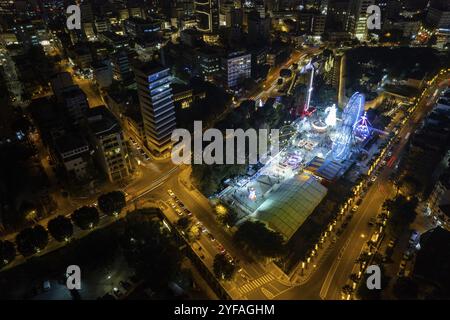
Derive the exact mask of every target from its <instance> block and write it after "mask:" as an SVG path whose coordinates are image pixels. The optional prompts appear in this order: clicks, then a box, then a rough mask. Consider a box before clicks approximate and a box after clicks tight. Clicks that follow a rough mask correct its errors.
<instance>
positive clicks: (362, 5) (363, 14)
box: [354, 0, 375, 41]
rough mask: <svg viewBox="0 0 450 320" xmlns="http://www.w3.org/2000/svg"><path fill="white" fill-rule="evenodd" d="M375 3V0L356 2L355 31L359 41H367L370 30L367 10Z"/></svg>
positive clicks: (357, 0)
mask: <svg viewBox="0 0 450 320" xmlns="http://www.w3.org/2000/svg"><path fill="white" fill-rule="evenodd" d="M374 3H375V1H374V0H356V6H355V11H354V17H355V22H356V23H355V29H354V30H355V31H354V36H355V37H356V38H357V39H358V40H360V41H361V40H367V34H368V28H367V18H368V14H367V8H368V7H369V6H371V5H373V4H374Z"/></svg>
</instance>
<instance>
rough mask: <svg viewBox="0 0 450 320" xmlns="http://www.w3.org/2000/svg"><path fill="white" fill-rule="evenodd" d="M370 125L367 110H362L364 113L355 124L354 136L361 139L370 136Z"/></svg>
mask: <svg viewBox="0 0 450 320" xmlns="http://www.w3.org/2000/svg"><path fill="white" fill-rule="evenodd" d="M371 127H372V125H371V124H370V122H369V119H368V118H367V112H364V114H363V115H362V116H361V119H360V120H359V121H358V123H357V124H356V126H355V136H356V138H358V139H360V140H362V141H364V140H366V139H367V138H368V137H369V136H370V130H371Z"/></svg>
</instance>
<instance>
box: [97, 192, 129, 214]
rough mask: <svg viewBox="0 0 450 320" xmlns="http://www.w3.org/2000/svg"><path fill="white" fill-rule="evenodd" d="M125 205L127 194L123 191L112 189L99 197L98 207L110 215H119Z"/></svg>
mask: <svg viewBox="0 0 450 320" xmlns="http://www.w3.org/2000/svg"><path fill="white" fill-rule="evenodd" d="M125 205H126V199H125V194H124V193H123V192H122V191H112V192H109V193H106V194H102V195H101V196H100V197H98V207H99V208H100V210H101V211H102V212H103V213H104V214H107V215H109V216H117V215H119V214H120V212H121V211H122V209H123V208H125Z"/></svg>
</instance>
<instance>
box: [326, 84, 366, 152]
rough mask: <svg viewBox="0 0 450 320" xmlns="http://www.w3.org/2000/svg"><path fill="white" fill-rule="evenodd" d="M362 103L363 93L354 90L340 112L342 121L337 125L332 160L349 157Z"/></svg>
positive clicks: (362, 108)
mask: <svg viewBox="0 0 450 320" xmlns="http://www.w3.org/2000/svg"><path fill="white" fill-rule="evenodd" d="M364 104H365V97H364V95H363V94H361V93H359V92H356V93H355V94H353V96H352V97H351V98H350V100H349V102H348V104H347V106H346V107H345V109H344V111H343V112H342V121H341V122H340V123H339V124H338V125H337V128H336V137H335V139H334V141H333V149H332V151H331V154H332V157H333V159H334V160H338V161H343V160H346V159H348V158H349V156H350V152H351V148H352V144H353V141H354V130H355V128H356V126H357V124H358V120H359V118H360V116H361V112H362V111H363V110H364Z"/></svg>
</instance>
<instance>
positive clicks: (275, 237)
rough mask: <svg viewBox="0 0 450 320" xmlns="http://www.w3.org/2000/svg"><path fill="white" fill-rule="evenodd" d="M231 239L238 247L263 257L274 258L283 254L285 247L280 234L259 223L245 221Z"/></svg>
mask: <svg viewBox="0 0 450 320" xmlns="http://www.w3.org/2000/svg"><path fill="white" fill-rule="evenodd" d="M233 237H234V241H235V242H236V243H237V244H238V245H241V246H243V247H244V248H245V249H247V250H248V251H249V252H254V253H255V254H257V255H260V256H263V257H267V258H275V257H279V256H281V255H282V254H283V253H284V249H285V247H284V241H283V237H282V236H281V234H279V233H278V232H275V231H272V230H269V229H267V228H266V226H265V225H264V224H263V223H261V222H259V221H256V222H253V221H245V222H244V223H243V224H242V225H241V226H240V227H239V229H238V230H237V231H236V233H235V234H234V236H233Z"/></svg>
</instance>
